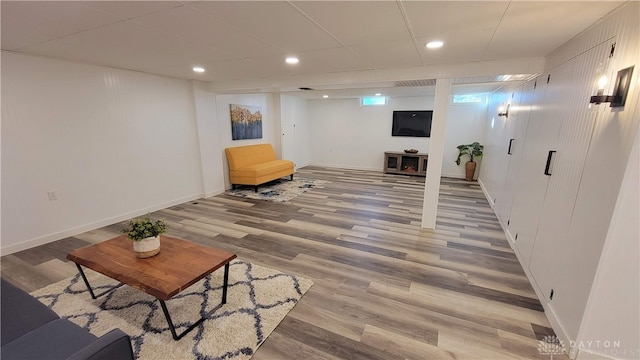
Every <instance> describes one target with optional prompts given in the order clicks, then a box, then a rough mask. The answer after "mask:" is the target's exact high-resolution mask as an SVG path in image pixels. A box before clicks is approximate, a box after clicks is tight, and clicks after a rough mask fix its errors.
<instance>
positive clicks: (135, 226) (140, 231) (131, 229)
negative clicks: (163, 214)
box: [122, 216, 167, 259]
mask: <svg viewBox="0 0 640 360" xmlns="http://www.w3.org/2000/svg"><path fill="white" fill-rule="evenodd" d="M122 232H123V233H125V234H127V237H128V238H129V239H131V240H132V241H133V251H134V252H135V253H136V257H138V258H142V259H143V258H148V257H151V256H154V255H157V254H158V253H159V252H160V234H164V233H165V232H167V224H165V223H164V222H163V221H162V220H155V221H154V220H151V218H150V217H149V216H145V217H140V218H136V219H133V220H129V222H127V223H126V226H125V228H123V229H122Z"/></svg>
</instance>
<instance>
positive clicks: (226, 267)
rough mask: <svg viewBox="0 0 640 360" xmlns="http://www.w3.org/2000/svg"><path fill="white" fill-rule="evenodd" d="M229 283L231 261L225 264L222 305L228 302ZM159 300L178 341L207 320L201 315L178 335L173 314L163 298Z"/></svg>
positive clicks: (174, 337)
mask: <svg viewBox="0 0 640 360" xmlns="http://www.w3.org/2000/svg"><path fill="white" fill-rule="evenodd" d="M228 284H229V263H226V264H225V265H224V282H223V285H222V302H221V303H220V304H221V305H222V304H226V303H227V285H228ZM158 301H159V302H160V306H161V307H162V312H163V313H164V317H165V318H167V323H168V324H169V330H171V336H173V340H176V341H177V340H180V339H182V338H183V337H184V336H185V335H186V334H187V333H188V332H189V331H191V330H193V329H195V328H196V327H197V326H198V325H200V324H201V323H202V322H203V321H205V320H206V317H201V318H200V319H199V320H198V321H196V322H195V323H193V324H191V326H189V327H188V328H187V329H186V330H185V331H183V332H182V333H181V334H179V335H178V333H176V328H175V326H174V325H173V321H172V320H171V315H169V310H168V309H167V305H166V304H165V302H164V301H163V300H160V299H158Z"/></svg>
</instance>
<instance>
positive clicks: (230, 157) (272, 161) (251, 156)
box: [224, 144, 294, 192]
mask: <svg viewBox="0 0 640 360" xmlns="http://www.w3.org/2000/svg"><path fill="white" fill-rule="evenodd" d="M224 152H225V154H226V155H227V162H228V163H229V180H230V182H231V186H232V188H235V186H236V185H253V186H254V187H255V191H256V192H257V191H258V185H260V184H264V183H266V182H269V181H271V180H275V179H279V178H281V177H284V176H291V180H293V173H294V166H293V162H292V161H289V160H278V159H276V152H275V151H274V150H273V146H271V144H257V145H246V146H236V147H230V148H226V149H224Z"/></svg>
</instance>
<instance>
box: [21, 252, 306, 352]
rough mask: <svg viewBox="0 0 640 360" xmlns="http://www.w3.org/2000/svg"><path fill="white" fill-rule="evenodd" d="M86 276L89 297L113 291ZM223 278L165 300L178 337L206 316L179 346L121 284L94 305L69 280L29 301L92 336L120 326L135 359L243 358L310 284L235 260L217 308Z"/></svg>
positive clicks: (155, 309)
mask: <svg viewBox="0 0 640 360" xmlns="http://www.w3.org/2000/svg"><path fill="white" fill-rule="evenodd" d="M85 273H86V275H87V277H88V279H89V283H90V284H91V286H92V287H93V288H94V292H95V293H96V294H100V293H102V292H103V291H104V290H106V289H110V288H112V287H115V286H117V285H118V282H116V281H115V280H112V279H110V278H107V277H105V276H103V275H101V274H99V273H96V272H93V271H91V270H85ZM223 274H224V268H221V269H218V270H217V271H215V272H214V273H213V274H211V275H210V276H209V277H207V278H205V279H202V280H201V281H199V282H197V283H195V284H194V285H192V286H191V287H189V288H187V289H186V290H185V291H183V292H181V293H180V294H178V295H176V296H174V297H173V298H172V299H171V300H168V301H166V304H167V308H168V310H169V313H170V314H171V317H172V320H173V323H174V324H175V326H176V332H177V333H181V332H182V331H184V330H185V329H186V328H188V327H189V326H190V325H191V324H192V323H194V322H195V321H197V320H198V319H199V318H200V317H201V315H202V314H206V318H207V320H205V321H204V322H203V323H202V324H200V325H199V326H198V327H196V328H195V329H193V330H192V331H191V332H190V333H188V334H187V335H185V336H184V337H183V338H182V339H180V340H178V341H174V340H173V338H172V337H171V332H170V330H169V326H168V325H167V321H166V318H165V317H164V314H163V312H162V308H161V307H160V304H159V302H158V301H157V300H156V299H155V298H154V297H152V296H150V295H147V294H145V293H143V292H142V291H139V290H136V289H134V288H131V287H129V286H126V285H125V286H120V287H118V288H116V289H115V290H112V291H111V292H109V293H107V294H106V295H103V296H101V297H98V299H95V300H93V299H91V296H90V295H89V292H88V291H87V288H86V286H85V284H84V282H83V281H82V278H81V277H80V275H76V276H74V277H72V278H69V279H65V280H62V281H60V282H57V283H55V284H52V285H49V286H47V287H45V288H43V289H40V290H37V291H35V292H33V293H31V295H33V296H35V297H36V298H37V299H39V300H40V301H41V302H42V303H44V304H46V305H47V306H49V307H50V308H51V309H53V310H54V311H55V312H56V313H57V314H58V315H60V316H61V317H64V318H67V319H69V320H70V321H73V322H74V323H76V324H78V325H80V326H82V327H83V328H85V329H86V330H88V331H89V332H91V333H92V334H94V335H96V336H101V335H103V334H105V333H107V332H109V331H110V330H112V329H114V328H120V329H121V330H122V331H124V332H125V333H127V334H128V335H129V336H130V337H131V340H132V346H133V351H134V354H135V356H136V357H137V358H138V359H154V360H155V359H249V358H251V356H253V354H254V353H255V351H256V350H257V349H258V347H259V346H260V345H261V344H262V342H264V340H265V339H266V338H267V336H269V334H271V332H272V331H273V330H274V329H275V328H276V326H277V325H278V324H279V323H280V321H282V319H284V317H285V316H286V315H287V313H288V312H289V311H290V310H291V309H293V307H294V306H295V305H296V303H297V302H298V300H300V298H301V297H302V295H303V294H304V293H305V292H307V290H309V288H310V287H311V285H313V282H312V281H311V280H307V279H304V278H301V277H297V276H293V275H289V274H285V273H282V272H280V271H277V270H273V269H269V268H265V267H262V266H258V265H255V264H251V263H249V262H245V261H240V260H237V259H236V260H234V261H232V262H231V265H230V267H229V286H228V292H227V303H226V304H225V305H223V306H221V307H220V300H221V297H222V280H223Z"/></svg>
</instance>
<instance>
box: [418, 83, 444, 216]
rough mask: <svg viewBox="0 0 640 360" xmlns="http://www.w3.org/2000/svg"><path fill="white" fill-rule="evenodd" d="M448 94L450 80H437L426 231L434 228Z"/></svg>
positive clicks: (424, 212) (425, 206)
mask: <svg viewBox="0 0 640 360" xmlns="http://www.w3.org/2000/svg"><path fill="white" fill-rule="evenodd" d="M450 93H451V79H437V80H436V95H435V98H434V101H433V120H432V122H431V137H430V138H429V161H428V162H427V177H426V179H425V187H424V202H423V204H422V227H423V228H426V229H435V228H436V213H437V211H438V194H439V192H440V176H441V175H442V156H443V154H444V142H445V131H446V128H447V111H448V109H449V95H450Z"/></svg>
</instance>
